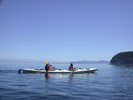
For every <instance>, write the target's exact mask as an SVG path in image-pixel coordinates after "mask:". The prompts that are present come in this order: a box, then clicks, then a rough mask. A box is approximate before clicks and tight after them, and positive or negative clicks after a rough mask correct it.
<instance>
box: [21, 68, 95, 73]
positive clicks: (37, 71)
mask: <svg viewBox="0 0 133 100" xmlns="http://www.w3.org/2000/svg"><path fill="white" fill-rule="evenodd" d="M21 70H22V71H23V72H24V73H89V72H95V71H96V70H97V68H78V69H75V70H73V71H70V70H60V69H56V70H50V71H48V72H46V70H44V69H21Z"/></svg>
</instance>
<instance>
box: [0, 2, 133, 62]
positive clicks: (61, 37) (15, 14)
mask: <svg viewBox="0 0 133 100" xmlns="http://www.w3.org/2000/svg"><path fill="white" fill-rule="evenodd" d="M132 50H133V0H0V58H2V59H3V58H4V59H7V58H8V59H33V60H48V61H78V60H110V59H111V58H112V56H114V55H115V54H117V53H119V52H122V51H132Z"/></svg>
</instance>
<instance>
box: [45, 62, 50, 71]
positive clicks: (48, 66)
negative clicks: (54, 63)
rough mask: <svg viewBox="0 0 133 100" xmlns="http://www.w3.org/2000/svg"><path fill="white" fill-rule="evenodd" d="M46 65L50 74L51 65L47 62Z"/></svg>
mask: <svg viewBox="0 0 133 100" xmlns="http://www.w3.org/2000/svg"><path fill="white" fill-rule="evenodd" d="M45 63H46V65H45V70H46V72H48V71H50V69H51V68H50V67H51V65H50V64H49V63H48V62H47V61H45Z"/></svg>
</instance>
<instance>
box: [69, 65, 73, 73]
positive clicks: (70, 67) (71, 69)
mask: <svg viewBox="0 0 133 100" xmlns="http://www.w3.org/2000/svg"><path fill="white" fill-rule="evenodd" d="M69 70H70V71H73V64H72V63H71V64H70V66H69Z"/></svg>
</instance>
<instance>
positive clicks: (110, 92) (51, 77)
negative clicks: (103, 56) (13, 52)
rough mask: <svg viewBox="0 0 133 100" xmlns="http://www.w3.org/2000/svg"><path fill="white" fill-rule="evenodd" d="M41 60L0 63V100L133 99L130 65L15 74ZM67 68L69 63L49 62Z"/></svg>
mask: <svg viewBox="0 0 133 100" xmlns="http://www.w3.org/2000/svg"><path fill="white" fill-rule="evenodd" d="M44 65H45V64H44V63H13V62H1V63H0V100H133V67H126V66H124V67H119V66H112V65H108V64H74V66H75V67H81V68H83V67H85V68H91V67H94V68H98V70H97V71H96V72H95V73H84V74H44V73H20V74H19V73H18V69H20V68H34V69H42V68H44ZM52 65H53V66H55V67H57V68H60V69H68V67H69V64H52Z"/></svg>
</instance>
